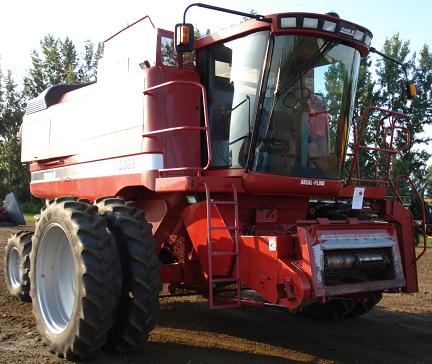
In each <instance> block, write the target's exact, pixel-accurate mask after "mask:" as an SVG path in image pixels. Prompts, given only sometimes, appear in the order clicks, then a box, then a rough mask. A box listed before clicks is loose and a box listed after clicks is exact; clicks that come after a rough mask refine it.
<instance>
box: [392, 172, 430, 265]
mask: <svg viewBox="0 0 432 364" xmlns="http://www.w3.org/2000/svg"><path fill="white" fill-rule="evenodd" d="M402 179H406V180H407V181H408V182H409V184H410V185H411V188H412V189H413V191H414V193H415V194H416V195H417V198H418V199H419V200H420V201H421V211H422V230H423V250H422V251H421V253H420V254H419V255H417V256H416V258H415V261H416V262H417V261H418V260H419V259H420V258H421V257H422V256H423V254H424V253H426V246H427V235H426V210H425V204H424V201H423V199H422V198H421V196H420V194H419V192H418V190H417V188H416V186H415V184H414V182H413V181H412V179H411V177H410V176H408V175H404V174H401V175H399V176H398V177H397V178H396V179H395V181H394V183H390V185H391V187H392V189H393V191H394V195H393V198H392V206H394V204H395V202H396V197H397V198H398V200H399V202H400V203H401V205H403V201H402V198H401V197H400V194H399V183H400V181H401V180H402Z"/></svg>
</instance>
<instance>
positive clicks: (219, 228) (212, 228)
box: [209, 226, 240, 230]
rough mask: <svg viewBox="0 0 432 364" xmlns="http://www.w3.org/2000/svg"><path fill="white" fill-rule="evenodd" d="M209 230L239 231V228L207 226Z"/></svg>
mask: <svg viewBox="0 0 432 364" xmlns="http://www.w3.org/2000/svg"><path fill="white" fill-rule="evenodd" d="M209 230H240V228H239V227H235V226H209Z"/></svg>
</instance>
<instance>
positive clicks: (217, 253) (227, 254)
mask: <svg viewBox="0 0 432 364" xmlns="http://www.w3.org/2000/svg"><path fill="white" fill-rule="evenodd" d="M211 255H212V257H225V256H226V257H230V256H231V257H232V256H236V255H238V252H214V253H213V252H212V253H211Z"/></svg>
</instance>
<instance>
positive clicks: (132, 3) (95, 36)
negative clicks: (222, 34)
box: [0, 0, 432, 79]
mask: <svg viewBox="0 0 432 364" xmlns="http://www.w3.org/2000/svg"><path fill="white" fill-rule="evenodd" d="M192 2H193V1H184V0H176V1H174V0H171V1H169V0H164V1H159V2H158V1H156V2H154V1H146V0H122V1H118V0H115V1H114V0H106V1H103V2H102V1H91V0H74V1H70V2H68V5H66V2H62V1H59V0H39V1H31V0H13V1H4V2H2V6H1V12H0V57H1V59H0V64H1V65H2V68H3V70H5V69H12V71H13V72H14V74H15V75H16V77H17V78H18V79H19V78H21V77H22V76H23V75H24V74H25V71H26V70H27V69H28V68H29V67H30V52H31V50H32V49H34V48H37V47H38V44H39V41H40V39H41V38H42V37H43V36H44V35H45V34H48V33H51V34H53V35H55V36H60V37H64V36H66V35H68V36H69V37H71V38H72V40H73V41H74V42H75V44H76V45H77V46H81V45H82V44H83V42H84V40H86V39H90V40H92V41H94V42H97V41H103V40H104V39H106V38H107V37H108V36H109V35H111V34H113V33H115V32H116V31H118V30H120V29H121V28H123V27H124V26H125V25H127V24H129V23H132V22H133V21H134V20H136V19H138V18H140V17H142V16H144V15H150V16H151V17H152V19H153V21H154V23H155V24H156V25H157V26H158V27H161V28H166V29H172V28H173V26H174V24H175V23H177V22H179V21H181V19H182V15H183V10H184V8H185V7H186V6H187V5H188V4H190V3H192ZM204 2H205V1H204ZM207 2H208V3H211V4H213V5H218V6H222V7H230V8H232V9H235V10H241V11H249V10H250V9H255V10H257V11H258V12H259V13H263V14H271V13H277V12H289V11H307V12H318V13H325V12H328V11H336V12H338V13H339V15H340V16H341V18H344V19H346V20H349V21H352V22H354V23H358V24H360V25H362V26H365V27H367V28H369V29H370V30H371V31H372V33H373V34H374V39H373V42H372V44H373V45H374V46H375V47H376V48H378V49H380V48H381V47H382V45H383V42H384V40H385V38H386V37H389V36H391V35H392V34H394V33H396V32H399V33H400V36H401V37H402V39H404V40H410V42H411V49H412V50H413V51H418V50H420V49H421V47H422V46H423V44H425V43H427V44H429V46H430V47H432V38H431V37H430V33H431V31H432V20H431V19H432V16H431V14H432V1H430V0H417V1H415V0H411V1H401V0H391V1H390V0H381V1H379V0H373V1H372V0H363V1H347V0H346V1H342V0H327V1H322V0H321V1H320V0H291V1H289V0H284V1H282V0H267V1H262V0H261V1H257V0H248V1H234V0H231V1H229V0H218V1H215V2H210V1H207ZM187 20H188V21H190V22H192V23H194V24H196V25H197V26H198V27H199V29H202V30H204V31H205V30H206V29H207V28H210V29H211V30H212V31H216V30H217V29H219V28H221V27H227V26H229V25H230V24H233V23H237V22H238V21H239V18H238V17H235V16H227V15H225V14H221V13H214V12H211V11H208V10H205V9H198V8H193V9H191V10H190V11H189V14H188V19H187Z"/></svg>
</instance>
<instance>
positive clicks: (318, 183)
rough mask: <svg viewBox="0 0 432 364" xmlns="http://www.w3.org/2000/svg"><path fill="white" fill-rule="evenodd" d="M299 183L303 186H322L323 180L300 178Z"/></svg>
mask: <svg viewBox="0 0 432 364" xmlns="http://www.w3.org/2000/svg"><path fill="white" fill-rule="evenodd" d="M300 184H301V185H303V186H324V185H325V181H318V180H316V179H302V180H301V181H300Z"/></svg>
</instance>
